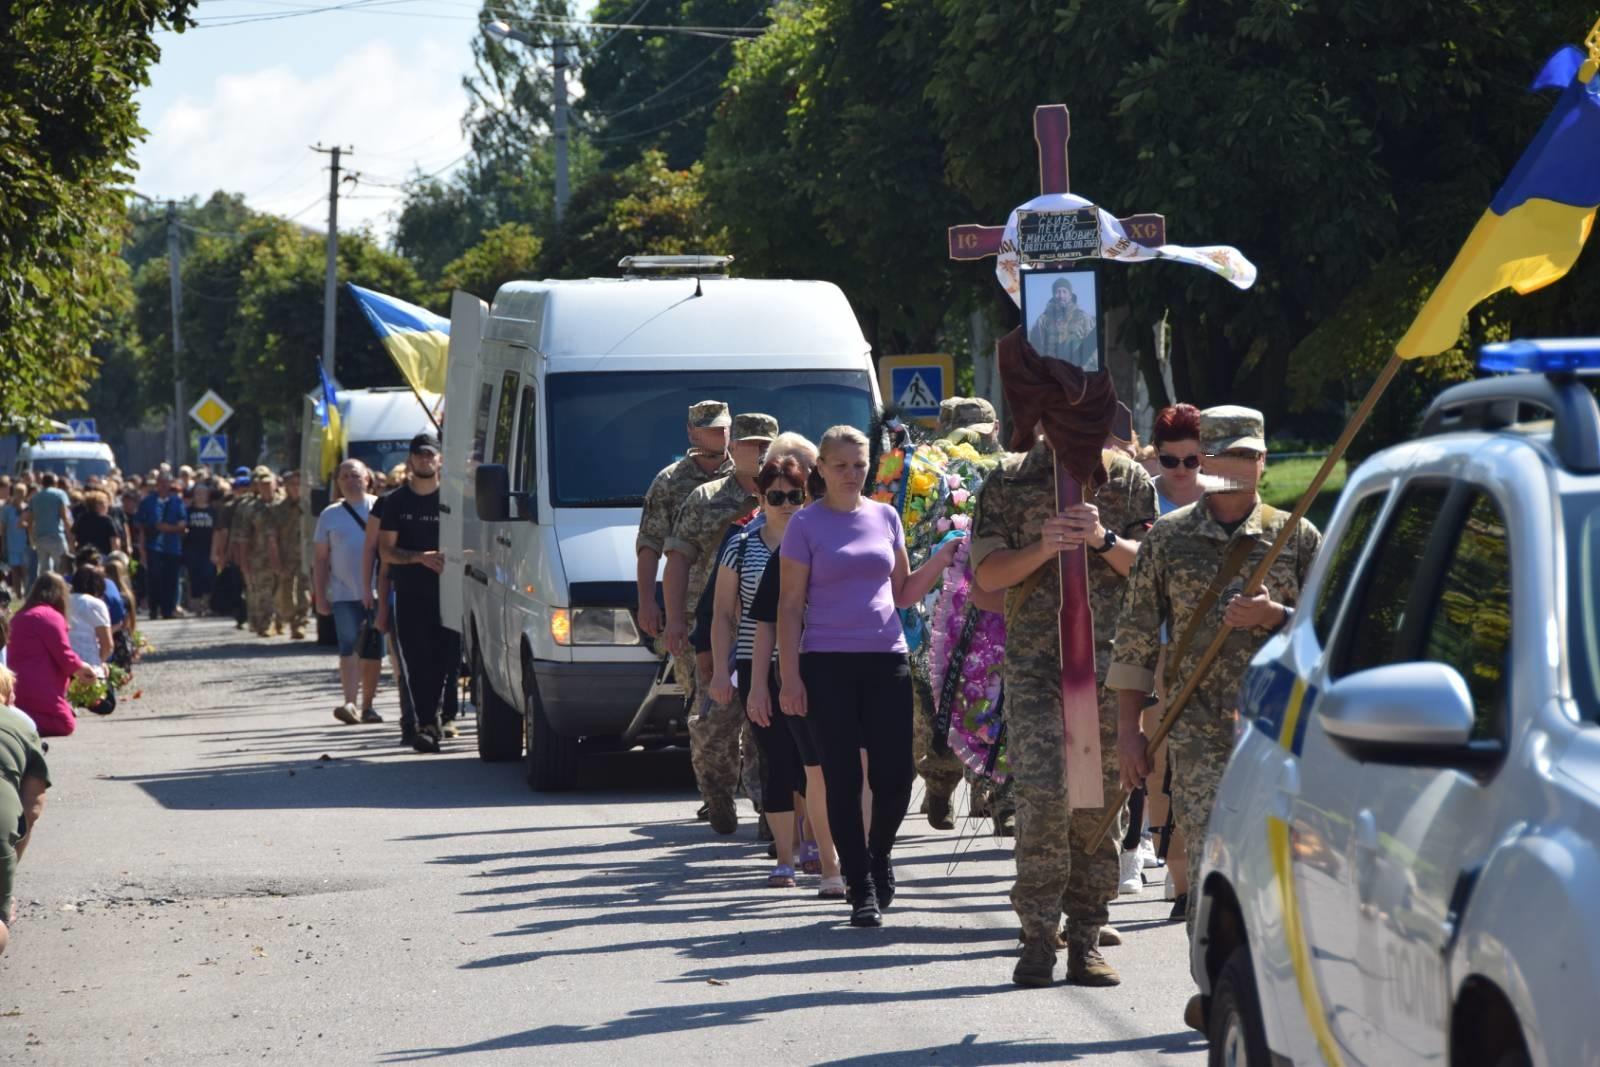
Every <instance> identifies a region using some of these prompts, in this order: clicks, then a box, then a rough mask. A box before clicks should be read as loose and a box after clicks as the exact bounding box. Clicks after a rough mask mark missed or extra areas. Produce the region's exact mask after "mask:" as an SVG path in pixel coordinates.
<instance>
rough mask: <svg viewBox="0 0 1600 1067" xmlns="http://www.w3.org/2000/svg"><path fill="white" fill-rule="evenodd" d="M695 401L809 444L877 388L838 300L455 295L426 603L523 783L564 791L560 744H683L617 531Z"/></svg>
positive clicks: (759, 286)
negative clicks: (438, 582) (433, 603)
mask: <svg viewBox="0 0 1600 1067" xmlns="http://www.w3.org/2000/svg"><path fill="white" fill-rule="evenodd" d="M688 262H689V265H693V264H694V263H697V262H699V259H698V258H697V259H693V260H689V261H688ZM626 263H627V261H624V264H625V265H626ZM669 266H670V264H669ZM706 399H716V400H723V401H726V402H727V403H728V405H729V406H730V407H731V408H732V410H733V411H734V412H735V413H739V412H746V411H760V412H766V413H768V414H771V415H773V416H775V417H776V418H777V420H778V424H779V426H780V427H781V428H783V429H786V430H798V431H799V432H801V433H804V434H806V435H807V436H809V437H811V438H813V439H815V438H817V437H818V436H820V435H821V433H822V431H823V430H825V429H827V428H828V427H829V426H832V425H835V424H838V423H849V424H851V425H855V426H859V427H862V428H865V427H866V426H867V425H868V420H869V418H870V415H871V412H872V410H873V407H874V405H875V404H876V403H877V401H878V389H877V385H876V379H875V377H874V375H873V367H872V360H871V355H870V352H869V349H868V345H867V342H866V340H865V339H864V338H863V337H862V335H861V329H860V326H859V325H858V324H857V322H856V318H855V315H854V313H853V312H852V311H851V310H850V305H849V303H848V302H847V301H846V300H845V298H844V294H843V293H841V292H840V291H839V289H838V288H837V287H836V286H834V285H832V284H829V283H826V282H805V281H755V280H744V279H729V278H725V277H701V278H697V277H686V276H682V275H679V276H676V277H649V278H644V277H637V278H634V277H630V278H621V279H591V280H588V281H544V282H512V283H509V284H507V285H504V286H502V287H501V288H500V291H499V293H498V294H497V295H496V296H495V301H494V306H493V308H492V309H491V308H489V307H487V306H485V305H484V303H483V302H482V301H481V300H478V299H477V298H476V297H472V296H469V295H467V294H465V293H456V294H455V297H454V302H453V305H452V308H451V325H450V372H449V380H448V384H447V386H446V390H445V404H446V408H445V420H444V421H445V425H444V429H445V437H444V451H445V476H444V482H443V486H442V490H441V492H442V494H443V495H442V497H441V500H440V547H441V548H442V549H443V550H444V552H445V554H446V558H447V562H448V565H447V567H446V569H445V577H444V580H443V583H442V590H441V591H442V596H441V611H442V615H443V622H444V625H446V626H448V627H451V628H457V627H459V629H460V631H461V635H462V642H463V649H464V653H465V657H466V659H467V662H468V663H469V664H470V665H471V667H472V671H473V680H474V689H475V700H474V703H475V704H476V706H477V709H478V710H477V713H478V751H479V755H480V756H481V757H482V758H484V759H487V760H510V759H516V758H518V757H519V756H521V755H522V754H523V745H522V741H523V737H524V735H525V736H526V738H527V742H528V743H527V768H528V781H529V784H530V785H531V786H533V788H535V789H539V790H549V789H564V788H570V787H571V786H572V784H573V772H574V770H575V767H576V763H577V759H578V754H579V748H578V741H579V739H580V738H582V739H586V743H587V744H599V745H602V746H611V747H616V746H619V745H620V746H623V747H632V746H633V745H635V744H645V745H652V746H654V745H663V744H673V743H682V742H684V741H685V739H686V737H687V733H686V724H685V722H684V709H683V700H682V695H681V693H677V692H676V690H675V689H674V688H672V687H670V686H667V685H658V684H656V683H657V681H658V679H659V678H661V677H662V673H661V671H662V664H661V663H660V662H659V661H658V658H657V656H656V655H655V654H654V652H653V651H652V649H651V643H650V641H649V639H648V638H644V637H642V636H641V634H640V632H639V630H638V628H637V626H636V624H635V618H634V608H635V606H636V596H635V582H634V573H635V553H634V539H635V537H636V535H637V533H638V527H639V508H640V505H641V503H642V502H643V499H644V492H645V490H646V489H647V488H648V487H649V485H650V480H651V479H652V478H653V477H654V476H655V474H656V472H657V471H659V470H660V469H661V468H662V467H663V466H665V465H666V464H667V463H669V462H670V461H671V460H672V459H673V458H674V457H676V456H681V455H682V454H683V452H684V450H685V448H686V447H687V445H686V441H685V433H684V427H685V425H686V423H687V411H688V408H689V405H690V404H692V403H694V402H695V401H698V400H706ZM658 582H659V575H658ZM658 591H659V586H658Z"/></svg>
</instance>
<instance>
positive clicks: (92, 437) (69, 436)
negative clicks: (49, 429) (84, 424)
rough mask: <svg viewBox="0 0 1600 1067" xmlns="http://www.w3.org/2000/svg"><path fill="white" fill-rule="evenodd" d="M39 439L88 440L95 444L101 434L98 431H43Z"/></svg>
mask: <svg viewBox="0 0 1600 1067" xmlns="http://www.w3.org/2000/svg"><path fill="white" fill-rule="evenodd" d="M39 440H41V441H78V442H83V441H87V442H89V443H91V444H93V443H94V442H96V441H98V440H100V435H99V434H97V433H42V434H40V435H39Z"/></svg>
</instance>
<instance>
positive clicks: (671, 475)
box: [633, 400, 733, 696]
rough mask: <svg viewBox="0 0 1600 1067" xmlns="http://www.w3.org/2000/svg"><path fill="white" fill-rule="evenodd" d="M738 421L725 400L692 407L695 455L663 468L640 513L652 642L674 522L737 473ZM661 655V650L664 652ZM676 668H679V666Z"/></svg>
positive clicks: (643, 616)
mask: <svg viewBox="0 0 1600 1067" xmlns="http://www.w3.org/2000/svg"><path fill="white" fill-rule="evenodd" d="M731 425H733V418H732V417H731V416H730V415H729V414H728V405H727V404H724V403H723V402H722V401H720V400H702V401H700V402H699V403H698V404H690V405H689V451H688V454H687V455H685V456H684V457H683V458H682V459H680V460H676V461H675V462H673V463H669V464H668V465H667V466H665V467H663V468H661V471H660V473H658V474H657V475H656V476H655V478H653V479H652V480H651V482H650V488H649V490H648V491H647V492H646V493H645V495H644V507H643V509H642V510H641V511H640V512H639V536H638V537H637V538H635V540H634V543H633V550H634V554H635V555H636V557H637V559H638V565H637V568H636V572H635V584H636V585H637V592H638V599H639V628H640V629H641V630H643V631H644V632H645V633H647V634H649V635H650V636H651V637H656V636H658V635H660V633H661V607H660V605H659V604H658V603H657V601H656V568H657V565H658V564H659V563H660V562H661V557H662V555H663V554H664V553H665V552H666V543H667V538H668V537H669V536H671V534H672V520H673V519H674V518H676V517H677V514H678V509H679V508H680V507H682V506H683V502H684V500H686V499H687V498H688V496H689V494H690V493H692V492H694V490H696V489H698V488H699V487H700V486H702V485H704V484H706V483H707V482H710V481H714V480H716V479H718V478H725V477H727V476H728V475H729V474H732V473H733V461H732V460H730V459H729V458H728V427H729V426H731ZM658 651H659V650H658ZM674 666H676V664H674ZM678 682H679V684H681V685H683V686H684V689H683V691H684V694H685V695H686V696H687V695H688V694H690V693H692V692H693V690H694V672H693V671H690V670H688V668H687V665H685V669H684V673H683V675H682V676H681V677H679V679H678Z"/></svg>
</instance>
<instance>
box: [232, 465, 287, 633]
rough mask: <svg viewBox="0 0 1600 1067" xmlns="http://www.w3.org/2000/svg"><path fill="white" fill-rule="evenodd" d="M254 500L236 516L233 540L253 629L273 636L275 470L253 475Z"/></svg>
mask: <svg viewBox="0 0 1600 1067" xmlns="http://www.w3.org/2000/svg"><path fill="white" fill-rule="evenodd" d="M251 488H252V489H253V491H254V496H253V498H252V499H250V500H247V501H245V502H244V503H243V504H242V505H241V506H240V507H239V509H238V510H237V511H236V512H235V513H234V517H233V536H232V538H231V540H232V541H233V542H234V543H235V544H236V545H237V547H238V550H239V560H240V567H241V569H242V570H243V571H244V578H245V583H246V585H247V587H248V599H247V604H248V606H249V611H250V629H251V630H252V631H253V632H254V633H255V634H256V636H257V637H270V636H272V608H273V601H274V598H275V596H276V594H277V590H278V570H279V567H278V559H277V553H276V551H275V549H274V546H273V540H272V511H271V508H272V506H273V505H274V504H276V503H277V501H278V483H277V478H276V476H275V475H273V473H272V468H271V467H257V468H256V469H255V470H254V471H253V472H252V474H251Z"/></svg>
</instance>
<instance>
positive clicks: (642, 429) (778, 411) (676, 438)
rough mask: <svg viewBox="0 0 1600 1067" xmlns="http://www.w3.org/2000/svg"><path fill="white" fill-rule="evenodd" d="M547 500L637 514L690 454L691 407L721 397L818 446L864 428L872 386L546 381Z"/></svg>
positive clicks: (830, 377) (705, 374)
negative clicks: (660, 474) (836, 430)
mask: <svg viewBox="0 0 1600 1067" xmlns="http://www.w3.org/2000/svg"><path fill="white" fill-rule="evenodd" d="M545 394H546V395H545V405H546V410H547V411H548V413H549V417H548V426H549V428H550V432H549V437H548V447H549V449H550V453H549V454H550V503H551V504H552V505H553V506H555V507H558V508H582V507H638V506H639V505H640V504H642V503H644V493H645V490H646V489H648V488H650V480H651V479H652V478H654V477H655V476H656V472H657V471H659V470H660V469H661V468H662V467H664V466H666V465H667V464H668V463H670V462H672V460H673V459H674V458H676V457H680V456H682V455H683V454H684V452H685V451H686V450H687V449H688V441H687V440H686V439H685V436H684V428H685V427H686V426H687V425H688V421H689V419H688V413H689V405H691V404H694V403H696V402H698V401H701V400H722V401H725V402H726V403H727V405H728V409H729V410H730V411H731V412H733V413H734V414H735V415H737V414H739V413H741V412H757V411H759V412H764V413H765V414H768V415H771V416H772V417H773V418H775V419H777V420H778V427H779V429H782V430H796V431H798V432H800V433H803V434H805V435H806V436H807V437H809V438H811V440H813V441H815V440H817V438H819V437H821V436H822V432H823V431H824V430H826V429H827V428H828V427H830V426H837V425H840V424H848V425H850V426H855V427H858V428H860V429H863V430H865V429H866V428H867V425H868V423H869V422H870V420H871V418H872V382H871V380H870V379H869V378H868V376H867V372H866V371H864V370H778V371H736V372H734V373H729V372H727V371H721V370H697V371H682V370H679V371H625V372H618V373H611V374H607V373H594V372H590V373H581V374H552V375H550V376H549V377H548V378H546V379H545Z"/></svg>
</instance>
